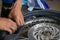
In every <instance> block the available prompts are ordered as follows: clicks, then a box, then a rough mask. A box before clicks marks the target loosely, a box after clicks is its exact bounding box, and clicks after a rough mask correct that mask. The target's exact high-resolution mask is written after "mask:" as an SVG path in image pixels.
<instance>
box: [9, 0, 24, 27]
mask: <svg viewBox="0 0 60 40" xmlns="http://www.w3.org/2000/svg"><path fill="white" fill-rule="evenodd" d="M19 5H20V2H19V1H17V2H16V3H15V4H14V7H13V8H12V10H11V12H10V14H9V18H11V19H13V20H15V22H16V23H17V25H18V26H22V25H23V24H24V17H23V14H22V11H21V8H22V7H21V6H19Z"/></svg>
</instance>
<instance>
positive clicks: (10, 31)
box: [4, 28, 13, 34]
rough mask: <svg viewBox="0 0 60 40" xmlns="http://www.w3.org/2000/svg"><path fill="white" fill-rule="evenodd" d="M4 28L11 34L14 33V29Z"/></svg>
mask: <svg viewBox="0 0 60 40" xmlns="http://www.w3.org/2000/svg"><path fill="white" fill-rule="evenodd" d="M4 30H5V31H7V32H9V33H10V34H12V33H13V32H12V30H10V29H9V28H5V29H4Z"/></svg>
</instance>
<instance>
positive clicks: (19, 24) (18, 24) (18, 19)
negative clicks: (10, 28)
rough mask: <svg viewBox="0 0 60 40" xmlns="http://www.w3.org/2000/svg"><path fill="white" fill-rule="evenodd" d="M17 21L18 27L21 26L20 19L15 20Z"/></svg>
mask: <svg viewBox="0 0 60 40" xmlns="http://www.w3.org/2000/svg"><path fill="white" fill-rule="evenodd" d="M15 21H16V23H17V25H18V26H20V22H19V19H18V18H15Z"/></svg>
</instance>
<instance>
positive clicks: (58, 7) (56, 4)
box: [46, 0, 60, 11]
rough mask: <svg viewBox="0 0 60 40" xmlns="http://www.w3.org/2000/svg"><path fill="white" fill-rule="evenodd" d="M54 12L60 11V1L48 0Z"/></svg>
mask: <svg viewBox="0 0 60 40" xmlns="http://www.w3.org/2000/svg"><path fill="white" fill-rule="evenodd" d="M46 2H47V3H48V5H49V6H50V8H51V9H52V10H58V11H60V0H46Z"/></svg>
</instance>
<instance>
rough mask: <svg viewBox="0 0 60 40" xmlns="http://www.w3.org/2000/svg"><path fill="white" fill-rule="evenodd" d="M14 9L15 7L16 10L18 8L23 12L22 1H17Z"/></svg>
mask: <svg viewBox="0 0 60 40" xmlns="http://www.w3.org/2000/svg"><path fill="white" fill-rule="evenodd" d="M13 7H14V9H16V8H17V7H18V8H19V9H20V10H21V8H22V0H16V2H15V4H14V6H13Z"/></svg>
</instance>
